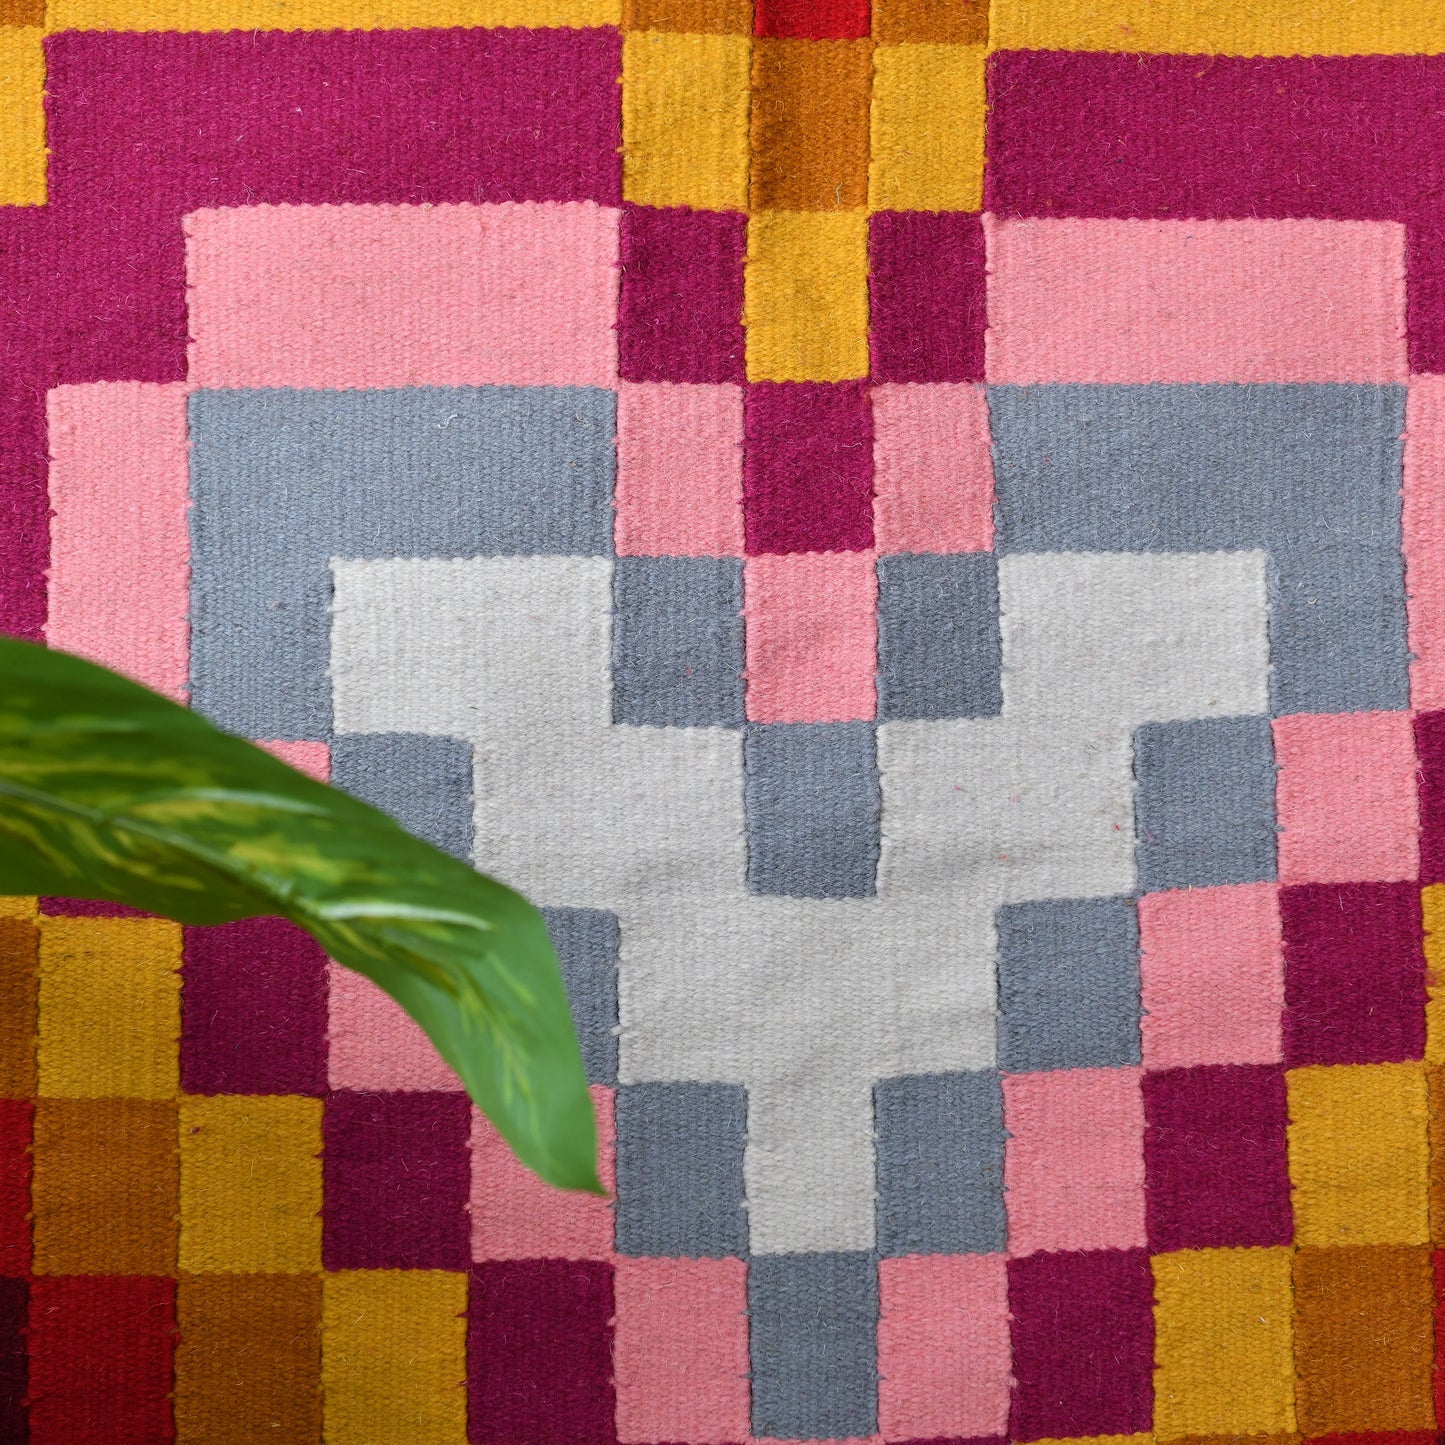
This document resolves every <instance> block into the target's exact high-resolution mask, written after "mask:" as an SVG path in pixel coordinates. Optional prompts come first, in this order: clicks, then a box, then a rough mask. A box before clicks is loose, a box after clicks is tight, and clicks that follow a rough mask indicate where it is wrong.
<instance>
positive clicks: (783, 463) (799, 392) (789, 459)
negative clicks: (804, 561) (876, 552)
mask: <svg viewBox="0 0 1445 1445" xmlns="http://www.w3.org/2000/svg"><path fill="white" fill-rule="evenodd" d="M743 430H744V436H745V440H746V447H745V450H744V453H743V524H744V530H745V532H746V536H747V549H748V552H749V554H751V555H753V556H756V555H758V554H759V553H763V552H866V551H868V550H869V549H870V548H871V547H872V546H873V409H872V406H871V405H870V403H869V399H868V390H867V386H866V383H864V382H858V381H843V382H823V381H763V382H758V383H757V384H756V385H753V386H750V387H748V389H747V394H746V399H745V402H744V427H743Z"/></svg>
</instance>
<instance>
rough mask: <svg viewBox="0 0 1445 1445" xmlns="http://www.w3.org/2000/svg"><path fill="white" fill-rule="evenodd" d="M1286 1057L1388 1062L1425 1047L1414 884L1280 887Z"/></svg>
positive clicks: (1291, 1062)
mask: <svg viewBox="0 0 1445 1445" xmlns="http://www.w3.org/2000/svg"><path fill="white" fill-rule="evenodd" d="M1279 911H1280V922H1281V925H1282V927H1283V932H1284V994H1285V1011H1284V1059H1285V1063H1286V1064H1287V1065H1288V1066H1289V1067H1290V1068H1297V1067H1298V1066H1299V1065H1301V1064H1383V1063H1399V1062H1402V1061H1404V1060H1406V1059H1418V1058H1421V1057H1423V1055H1424V1052H1425V954H1424V948H1423V944H1424V932H1423V926H1422V923H1421V919H1420V890H1419V888H1418V886H1417V885H1416V884H1414V883H1303V884H1300V885H1299V886H1297V887H1293V888H1281V889H1280V890H1279Z"/></svg>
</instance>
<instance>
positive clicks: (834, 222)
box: [743, 211, 868, 381]
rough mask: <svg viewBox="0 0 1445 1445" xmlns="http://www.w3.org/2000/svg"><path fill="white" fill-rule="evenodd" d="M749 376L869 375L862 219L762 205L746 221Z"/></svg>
mask: <svg viewBox="0 0 1445 1445" xmlns="http://www.w3.org/2000/svg"><path fill="white" fill-rule="evenodd" d="M743 310H744V321H745V322H746V325H747V348H748V380H750V381H849V380H853V379H855V378H858V377H862V376H866V375H867V374H868V217H867V215H866V214H865V213H864V212H862V211H834V212H829V211H762V212H759V213H758V214H757V215H755V216H753V217H752V218H751V220H750V221H749V222H748V262H747V271H746V273H745V280H744V308H743Z"/></svg>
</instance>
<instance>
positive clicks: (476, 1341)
mask: <svg viewBox="0 0 1445 1445" xmlns="http://www.w3.org/2000/svg"><path fill="white" fill-rule="evenodd" d="M612 1314H613V1298H612V1266H611V1265H610V1264H605V1263H602V1262H600V1261H594V1260H571V1259H519V1260H503V1261H497V1262H495V1263H490V1264H479V1265H476V1266H475V1267H474V1268H473V1270H472V1278H471V1291H470V1297H469V1303H468V1307H467V1392H468V1406H469V1414H470V1419H471V1433H470V1435H469V1437H468V1438H469V1439H472V1440H476V1441H486V1442H487V1445H555V1442H560V1441H564V1440H565V1441H566V1442H568V1445H613V1442H614V1441H615V1440H616V1439H617V1432H616V1427H615V1425H614V1423H613V1409H614V1391H613V1384H612Z"/></svg>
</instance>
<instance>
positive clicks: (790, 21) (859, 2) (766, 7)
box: [753, 0, 872, 40]
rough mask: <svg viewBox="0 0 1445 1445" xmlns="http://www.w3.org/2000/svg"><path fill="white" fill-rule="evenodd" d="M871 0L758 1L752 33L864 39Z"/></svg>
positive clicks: (788, 36)
mask: <svg viewBox="0 0 1445 1445" xmlns="http://www.w3.org/2000/svg"><path fill="white" fill-rule="evenodd" d="M871 23H872V19H871V15H870V13H869V0H756V4H755V5H754V7H753V34H754V35H772V36H776V37H778V38H780V39H785V40H862V39H863V38H864V37H865V36H866V35H867V34H868V31H869V28H870V26H871Z"/></svg>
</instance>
